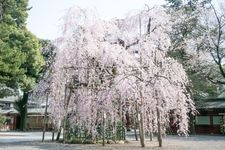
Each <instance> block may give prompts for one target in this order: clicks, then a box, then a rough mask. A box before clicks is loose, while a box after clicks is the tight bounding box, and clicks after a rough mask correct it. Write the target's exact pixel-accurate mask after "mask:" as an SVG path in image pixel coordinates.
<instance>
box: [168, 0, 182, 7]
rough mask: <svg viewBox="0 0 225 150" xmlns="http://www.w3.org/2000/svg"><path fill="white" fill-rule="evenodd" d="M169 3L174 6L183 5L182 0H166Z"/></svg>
mask: <svg viewBox="0 0 225 150" xmlns="http://www.w3.org/2000/svg"><path fill="white" fill-rule="evenodd" d="M166 1H168V5H169V6H170V7H173V8H179V7H181V5H182V0H166Z"/></svg>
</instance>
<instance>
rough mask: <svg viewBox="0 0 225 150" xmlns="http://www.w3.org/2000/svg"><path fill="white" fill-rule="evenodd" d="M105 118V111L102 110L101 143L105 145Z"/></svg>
mask: <svg viewBox="0 0 225 150" xmlns="http://www.w3.org/2000/svg"><path fill="white" fill-rule="evenodd" d="M105 118H106V114H105V112H103V121H102V130H103V131H102V132H103V133H102V140H103V141H102V145H103V146H105Z"/></svg>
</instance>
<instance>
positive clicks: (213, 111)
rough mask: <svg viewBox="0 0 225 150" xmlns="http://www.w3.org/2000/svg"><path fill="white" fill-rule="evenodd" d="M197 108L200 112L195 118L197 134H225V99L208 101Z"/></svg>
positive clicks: (198, 104) (199, 104)
mask: <svg viewBox="0 0 225 150" xmlns="http://www.w3.org/2000/svg"><path fill="white" fill-rule="evenodd" d="M196 107H197V110H198V112H199V114H198V115H197V116H196V117H195V132H196V134H224V131H225V98H211V99H206V100H204V101H203V102H201V103H197V106H196Z"/></svg>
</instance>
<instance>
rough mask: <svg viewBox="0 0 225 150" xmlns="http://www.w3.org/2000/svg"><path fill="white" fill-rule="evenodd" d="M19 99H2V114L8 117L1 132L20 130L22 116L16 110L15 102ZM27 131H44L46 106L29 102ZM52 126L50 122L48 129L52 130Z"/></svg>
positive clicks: (0, 106)
mask: <svg viewBox="0 0 225 150" xmlns="http://www.w3.org/2000/svg"><path fill="white" fill-rule="evenodd" d="M17 99H18V98H17V97H14V96H10V97H6V98H1V99H0V114H1V115H3V116H5V117H6V121H5V123H4V125H3V127H2V128H1V129H0V130H3V131H9V130H18V129H19V125H20V115H19V113H18V111H17V110H15V109H14V106H13V104H14V102H15V100H17ZM27 107H28V108H27V129H28V130H42V128H43V123H44V110H45V105H38V104H37V103H35V102H30V101H29V102H28V105H27ZM51 128H52V124H51V122H50V121H49V122H48V124H47V129H48V130H50V129H51Z"/></svg>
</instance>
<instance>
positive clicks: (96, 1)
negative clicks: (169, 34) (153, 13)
mask: <svg viewBox="0 0 225 150" xmlns="http://www.w3.org/2000/svg"><path fill="white" fill-rule="evenodd" d="M145 4H147V5H149V6H154V5H161V4H165V1H164V0H29V6H30V7H32V9H31V10H30V11H29V12H28V14H29V15H28V19H27V28H28V30H30V31H31V32H32V33H33V34H35V35H36V36H37V37H38V38H42V39H50V40H53V39H55V38H57V37H59V36H60V33H61V32H60V24H62V23H61V22H60V18H62V17H63V15H64V14H65V12H66V10H67V9H69V8H71V7H73V6H79V7H81V8H91V9H95V10H96V11H97V13H98V15H99V17H100V18H102V19H110V18H115V17H117V18H122V17H124V15H125V14H126V13H128V12H129V11H131V10H135V9H142V8H144V6H145Z"/></svg>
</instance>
